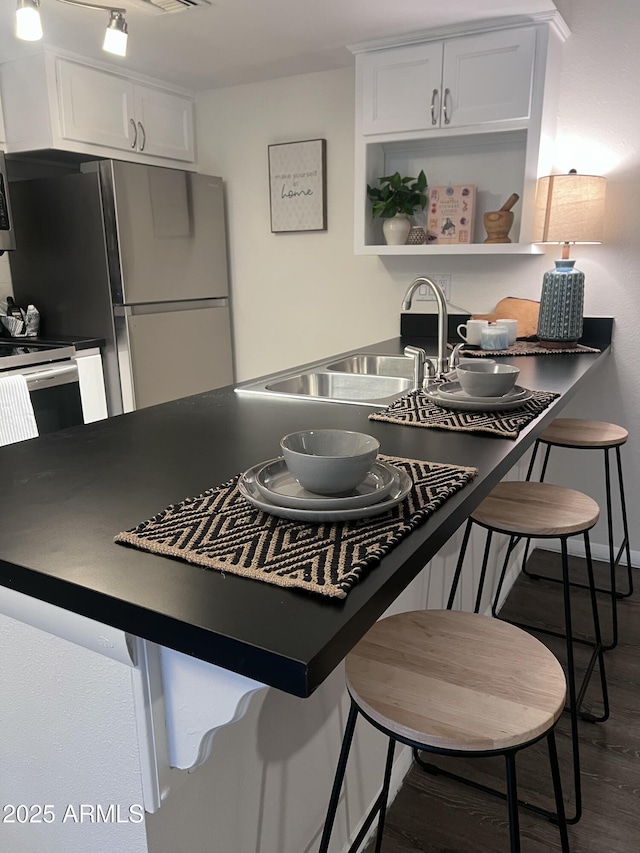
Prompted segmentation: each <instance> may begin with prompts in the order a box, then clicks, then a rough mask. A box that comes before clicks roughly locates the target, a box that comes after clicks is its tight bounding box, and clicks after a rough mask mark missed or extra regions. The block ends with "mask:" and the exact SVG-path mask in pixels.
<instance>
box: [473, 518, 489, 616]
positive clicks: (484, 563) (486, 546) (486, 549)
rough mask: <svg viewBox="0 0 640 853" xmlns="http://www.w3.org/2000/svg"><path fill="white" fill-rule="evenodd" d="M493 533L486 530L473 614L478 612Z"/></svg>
mask: <svg viewBox="0 0 640 853" xmlns="http://www.w3.org/2000/svg"><path fill="white" fill-rule="evenodd" d="M492 536H493V533H492V531H491V530H487V538H486V540H485V543H484V554H483V556H482V568H481V569H480V579H479V580H478V591H477V593H476V603H475V604H474V605H473V612H474V613H479V612H480V602H481V601H482V593H483V591H484V581H485V578H486V577H487V566H488V564H489V553H490V552H491V538H492Z"/></svg>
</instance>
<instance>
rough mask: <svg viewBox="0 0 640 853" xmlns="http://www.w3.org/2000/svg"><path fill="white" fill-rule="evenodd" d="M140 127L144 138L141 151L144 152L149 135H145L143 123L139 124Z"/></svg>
mask: <svg viewBox="0 0 640 853" xmlns="http://www.w3.org/2000/svg"><path fill="white" fill-rule="evenodd" d="M138 127H139V129H140V136H141V137H142V141H141V142H140V150H141V151H144V146H145V145H146V144H147V134H146V133H145V129H144V126H143V124H142V123H141V122H138Z"/></svg>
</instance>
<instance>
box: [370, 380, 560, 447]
mask: <svg viewBox="0 0 640 853" xmlns="http://www.w3.org/2000/svg"><path fill="white" fill-rule="evenodd" d="M532 394H533V396H532V397H531V399H530V400H527V401H526V402H525V403H523V404H522V406H520V407H519V408H517V409H512V410H510V411H508V412H504V411H502V412H500V411H498V412H462V411H457V410H454V409H446V408H444V407H442V406H437V405H436V404H435V403H432V402H431V400H429V399H428V397H425V396H424V394H423V393H422V392H421V391H411V392H410V393H409V394H407V395H406V396H405V397H400V399H398V400H396V401H395V403H392V404H391V405H390V406H388V407H387V408H386V409H383V410H382V411H380V412H374V413H373V414H371V415H369V420H370V421H386V422H387V423H391V424H403V425H404V426H416V427H426V428H427V429H450V430H454V431H455V432H484V433H489V434H490V435H497V436H500V438H517V437H518V433H519V432H520V431H521V430H522V429H524V427H526V425H527V424H529V423H531V421H533V420H535V419H536V418H537V417H538V415H539V414H540V413H541V412H543V411H544V410H545V409H546V408H547V406H549V405H550V404H551V403H552V402H553V401H554V400H555V399H556V397H559V396H560V395H559V394H556V393H555V392H553V391H533V392H532Z"/></svg>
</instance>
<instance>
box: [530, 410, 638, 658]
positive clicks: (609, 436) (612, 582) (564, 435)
mask: <svg viewBox="0 0 640 853" xmlns="http://www.w3.org/2000/svg"><path fill="white" fill-rule="evenodd" d="M628 438H629V433H628V431H627V430H626V429H624V427H621V426H617V424H608V423H604V422H602V421H589V420H582V419H580V418H556V420H555V421H553V422H552V423H551V426H550V427H548V428H547V429H546V430H545V431H544V432H543V433H542V435H541V436H540V437H539V438H538V439H537V441H536V443H535V445H534V447H533V454H532V456H531V462H530V463H529V470H528V472H527V480H530V479H531V476H532V474H533V467H534V464H535V461H536V455H537V453H538V448H539V447H540V445H541V444H544V445H545V447H546V450H545V454H544V459H543V462H542V469H541V473H540V482H544V478H545V474H546V472H547V465H548V462H549V455H550V453H551V448H552V447H564V448H569V449H573V450H601V451H602V452H603V455H604V481H605V489H606V501H607V526H608V544H609V587H608V588H606V587H605V588H602V587H596V590H597V592H601V593H606V594H607V595H609V596H610V600H611V631H612V638H611V642H609V643H607V644H605V645H604V649H605V651H609V650H610V649H614V648H615V647H616V646H617V645H618V599H619V598H627V597H628V596H630V595H631V594H632V593H633V576H632V569H631V551H630V546H629V527H628V523H627V507H626V502H625V494H624V482H623V479H622V460H621V457H620V448H621V447H622V445H623V444H626V441H627V439H628ZM612 450H615V454H616V463H617V474H618V495H619V498H620V510H621V516H622V534H623V535H622V543H621V545H620V547H619V548H618V552H617V554H616V553H615V545H614V541H613V540H614V529H613V528H614V525H613V510H612V504H611V465H610V458H609V453H610V452H611V451H612ZM528 551H529V542H527V545H526V548H525V554H524V560H523V571H524V573H525V574H526V575H528V577H530V578H532V579H534V580H539V579H540V580H549V581H554V582H556V583H557V582H559V579H558V578H550V577H546V576H544V575H538V574H534V573H533V572H530V571H529V570H528V569H527V568H526V566H525V563H526V560H527V556H528ZM623 554H625V556H626V560H627V583H626V587H627V588H626V591H625V592H620V591H619V590H618V589H617V584H616V574H617V573H616V569H617V568H618V567H619V565H620V560H621V558H622V555H623ZM571 584H572V586H579V587H582V588H584V587H585V586H586V584H583V583H578V582H577V581H572V582H571Z"/></svg>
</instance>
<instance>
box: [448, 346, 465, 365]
mask: <svg viewBox="0 0 640 853" xmlns="http://www.w3.org/2000/svg"><path fill="white" fill-rule="evenodd" d="M463 346H464V341H462V342H461V343H459V344H456V345H455V346H454V348H453V352H452V353H451V357H450V358H449V370H455V369H456V367H457V366H458V365H459V364H460V350H461V349H462V347H463Z"/></svg>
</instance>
